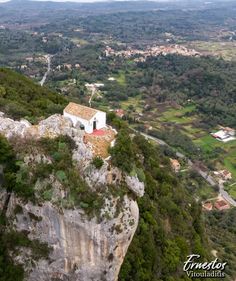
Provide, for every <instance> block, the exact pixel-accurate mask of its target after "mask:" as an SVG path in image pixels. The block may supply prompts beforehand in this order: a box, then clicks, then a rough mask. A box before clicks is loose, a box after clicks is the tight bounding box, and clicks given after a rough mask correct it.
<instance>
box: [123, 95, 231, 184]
mask: <svg viewBox="0 0 236 281" xmlns="http://www.w3.org/2000/svg"><path fill="white" fill-rule="evenodd" d="M124 105H126V108H127V107H128V105H133V106H134V107H136V105H137V108H138V109H140V102H139V101H138V100H137V99H135V98H132V99H128V101H126V102H125V103H123V106H124ZM163 108H164V110H163ZM195 108H196V107H195V105H193V104H192V105H187V106H185V107H179V108H173V107H172V108H171V107H170V106H167V107H163V106H162V111H161V110H158V109H157V110H155V111H152V113H148V112H147V113H144V117H143V119H144V120H145V122H147V121H148V120H149V123H150V124H151V125H152V126H153V128H154V129H160V128H162V127H164V126H166V124H168V126H169V127H170V126H173V127H176V126H177V128H178V129H179V130H180V131H181V133H183V134H185V135H187V136H188V137H189V138H190V139H191V140H192V142H193V143H194V145H195V146H196V147H199V148H200V149H201V154H203V155H202V158H203V159H206V160H209V159H210V160H211V163H213V165H214V167H215V169H227V170H229V171H230V172H231V173H232V176H233V178H235V179H236V140H233V141H230V142H227V143H223V142H220V141H218V140H216V139H215V138H213V137H212V136H211V135H210V133H211V131H210V130H206V129H203V128H201V127H199V126H197V124H198V120H199V116H198V114H197V113H195ZM216 130H217V128H216Z"/></svg>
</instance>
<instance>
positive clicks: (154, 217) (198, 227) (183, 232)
mask: <svg viewBox="0 0 236 281" xmlns="http://www.w3.org/2000/svg"><path fill="white" fill-rule="evenodd" d="M132 149H133V150H134V151H135V155H138V158H137V159H136V160H135V163H136V165H137V166H138V167H139V169H142V170H143V172H144V174H145V184H146V187H145V195H144V196H143V197H142V198H139V199H138V204H139V209H140V223H139V226H138V230H137V231H136V234H135V236H134V238H133V241H132V242H131V245H130V247H129V250H128V253H127V255H126V257H125V261H124V263H123V265H122V268H121V272H120V275H119V280H121V281H128V280H130V281H131V280H132V281H133V280H136V281H144V280H156V281H158V280H190V279H188V277H187V276H186V275H185V274H184V273H183V271H182V266H183V262H184V261H185V260H186V256H187V255H188V254H189V253H193V252H194V253H195V252H197V253H200V254H201V255H202V258H203V259H205V258H207V257H208V253H207V252H208V251H207V249H208V246H207V241H206V236H205V233H204V225H203V222H202V216H201V206H199V205H197V204H196V202H195V201H194V200H193V199H192V198H191V196H190V194H189V193H188V191H186V188H185V184H184V183H183V182H182V181H181V180H178V179H177V178H176V177H175V176H173V175H172V174H171V173H170V172H169V171H170V168H169V169H168V159H167V158H165V157H164V156H163V154H162V153H161V152H160V150H159V149H158V148H157V147H156V146H153V145H151V144H150V143H149V142H148V141H146V140H145V139H144V138H143V137H141V136H136V137H134V139H133V141H132ZM141 159H142V160H141ZM131 163H133V161H132V162H131Z"/></svg>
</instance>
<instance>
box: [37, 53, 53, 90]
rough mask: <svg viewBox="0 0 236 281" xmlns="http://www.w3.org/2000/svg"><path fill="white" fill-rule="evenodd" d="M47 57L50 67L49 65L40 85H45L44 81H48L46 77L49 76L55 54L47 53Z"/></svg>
mask: <svg viewBox="0 0 236 281" xmlns="http://www.w3.org/2000/svg"><path fill="white" fill-rule="evenodd" d="M45 57H46V60H47V63H48V67H47V71H46V72H45V74H44V76H43V78H42V80H41V81H40V82H39V85H40V86H43V85H44V83H45V81H46V79H47V76H48V74H49V73H50V71H51V59H52V57H53V56H52V55H46V56H45Z"/></svg>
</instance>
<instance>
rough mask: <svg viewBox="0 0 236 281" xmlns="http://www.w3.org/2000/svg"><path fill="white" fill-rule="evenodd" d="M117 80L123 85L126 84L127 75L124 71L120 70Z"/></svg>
mask: <svg viewBox="0 0 236 281" xmlns="http://www.w3.org/2000/svg"><path fill="white" fill-rule="evenodd" d="M116 81H117V82H118V83H119V84H120V85H121V86H125V85H126V77H125V73H124V71H120V72H119V75H118V76H116Z"/></svg>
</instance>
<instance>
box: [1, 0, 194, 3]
mask: <svg viewBox="0 0 236 281" xmlns="http://www.w3.org/2000/svg"><path fill="white" fill-rule="evenodd" d="M8 1H10V0H0V3H3V2H8ZM34 1H37V0H34ZM39 1H53V2H105V1H107V2H109V1H127V0H39ZM146 1H148V0H146ZM154 1H157V2H166V1H170V0H154ZM171 1H172V2H173V1H178V0H171ZM190 1H191V0H190Z"/></svg>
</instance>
